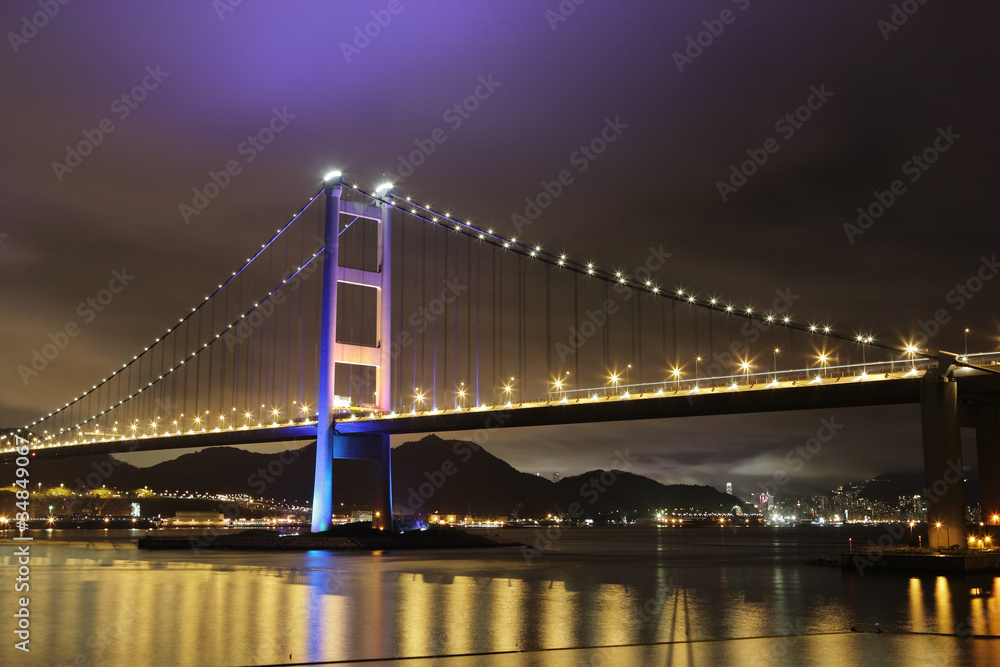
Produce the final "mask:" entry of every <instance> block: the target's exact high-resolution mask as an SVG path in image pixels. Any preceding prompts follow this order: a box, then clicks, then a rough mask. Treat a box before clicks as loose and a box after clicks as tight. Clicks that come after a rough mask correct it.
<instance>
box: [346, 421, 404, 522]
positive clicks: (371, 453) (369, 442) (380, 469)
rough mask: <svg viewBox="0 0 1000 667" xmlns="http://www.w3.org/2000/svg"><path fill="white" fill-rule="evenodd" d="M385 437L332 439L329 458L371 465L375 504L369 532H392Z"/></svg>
mask: <svg viewBox="0 0 1000 667" xmlns="http://www.w3.org/2000/svg"><path fill="white" fill-rule="evenodd" d="M390 441H391V438H390V436H388V435H365V434H357V435H353V434H352V435H335V436H334V437H333V458H335V459H365V460H368V461H374V463H375V503H374V507H373V508H372V528H375V529H376V530H392V450H391V446H390Z"/></svg>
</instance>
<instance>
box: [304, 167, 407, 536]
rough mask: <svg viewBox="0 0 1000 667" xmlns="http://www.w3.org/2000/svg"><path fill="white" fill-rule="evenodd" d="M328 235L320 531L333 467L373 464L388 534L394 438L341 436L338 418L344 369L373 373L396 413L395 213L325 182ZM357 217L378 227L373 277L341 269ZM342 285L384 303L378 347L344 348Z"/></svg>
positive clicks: (381, 524) (317, 498)
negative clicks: (345, 228) (344, 226)
mask: <svg viewBox="0 0 1000 667" xmlns="http://www.w3.org/2000/svg"><path fill="white" fill-rule="evenodd" d="M325 192H326V229H325V233H324V263H323V302H322V304H323V305H322V312H321V325H320V328H321V333H320V360H319V365H320V368H319V391H318V396H317V400H318V406H317V412H318V422H317V426H316V429H317V435H316V479H315V484H314V486H313V516H312V529H313V531H321V530H327V529H328V528H329V527H330V519H331V516H332V514H333V497H332V494H333V470H332V468H333V459H335V458H336V459H368V460H372V461H374V463H375V503H374V508H373V510H372V525H373V526H374V527H376V528H379V529H385V528H387V527H391V525H392V475H391V463H390V458H391V453H390V438H389V436H388V435H357V434H355V435H337V434H336V423H335V415H334V413H333V407H334V406H333V403H334V396H335V395H336V391H335V390H336V387H335V384H336V382H335V378H336V375H337V373H336V370H337V365H338V364H344V365H349V366H361V367H366V368H367V369H368V370H369V371H370V370H374V378H375V390H374V392H369V391H367V390H366V391H365V394H364V395H365V397H366V398H367V396H374V398H375V402H376V404H377V408H378V409H380V410H382V411H383V412H389V411H390V410H391V399H390V397H389V390H390V387H391V383H390V381H389V377H390V376H389V373H390V368H391V364H390V362H391V357H390V345H389V340H390V338H391V332H392V326H391V312H392V311H391V305H390V304H391V293H392V292H391V287H390V285H391V283H390V278H391V275H390V274H391V266H392V261H391V257H392V255H391V254H390V225H389V216H390V211H391V207H389V206H385V205H381V202H377V201H376V202H374V203H357V202H353V201H347V200H343V199H342V198H341V195H342V193H343V183H342V181H341V176H340V174H339V173H334V174H331V175H330V176H328V177H327V179H326V182H325ZM341 215H348V216H353V217H354V218H355V219H358V218H362V219H367V220H374V221H376V222H377V223H378V244H377V249H376V252H377V255H376V261H377V267H376V270H374V271H367V270H364V269H360V268H349V267H347V266H341V264H340V216H341ZM341 284H350V285H356V286H360V287H362V288H363V289H374V290H376V292H377V294H378V297H377V303H378V305H377V306H376V312H377V319H378V324H377V327H376V329H377V337H376V340H375V345H374V346H366V345H363V344H351V343H343V342H340V341H339V340H338V336H337V296H338V292H339V288H340V285H341Z"/></svg>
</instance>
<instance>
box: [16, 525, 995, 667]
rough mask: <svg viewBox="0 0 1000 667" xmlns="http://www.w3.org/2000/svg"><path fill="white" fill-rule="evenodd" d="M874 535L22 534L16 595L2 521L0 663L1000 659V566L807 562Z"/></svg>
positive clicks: (637, 531)
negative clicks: (309, 546)
mask: <svg viewBox="0 0 1000 667" xmlns="http://www.w3.org/2000/svg"><path fill="white" fill-rule="evenodd" d="M885 533H886V529H885V528H879V527H850V526H843V527H815V526H801V527H796V528H749V529H748V528H738V529H733V528H728V527H726V528H708V527H704V528H692V527H684V528H657V527H646V528H637V527H607V528H567V529H562V530H559V529H557V528H549V529H537V530H536V529H525V528H522V529H506V530H504V531H501V534H502V535H503V536H504V537H507V538H509V539H512V540H517V541H520V542H524V543H526V544H530V545H533V546H535V547H536V548H535V549H521V548H516V547H514V548H497V549H466V550H448V551H445V550H428V551H397V552H388V551H387V552H375V553H371V552H359V553H345V552H340V553H328V552H320V551H311V552H289V553H254V552H226V551H208V550H202V551H198V552H191V551H139V550H138V549H137V548H136V546H135V540H136V539H137V538H138V537H139V536H141V534H142V531H101V530H98V531H79V530H77V531H71V530H67V531H35V532H33V533H32V535H33V536H34V538H35V539H34V540H33V541H32V542H30V554H31V556H30V565H29V567H30V575H29V577H30V592H27V593H25V592H20V593H18V592H15V590H14V586H15V576H16V573H17V569H18V567H19V566H18V564H17V562H16V558H15V557H14V552H15V549H16V548H18V547H20V546H23V544H24V543H23V542H18V543H16V542H14V541H13V540H12V539H11V538H12V537H13V535H14V533H13V532H8V533H4V534H0V542H2V547H0V567H2V571H3V577H2V581H3V589H2V591H0V618H2V619H3V620H2V621H0V637H3V646H2V648H0V664H3V665H15V664H17V665H20V664H24V665H128V666H138V665H271V664H303V663H326V662H336V661H355V660H386V661H387V662H391V661H392V659H399V658H414V657H425V658H430V657H434V656H438V658H437V659H436V660H427V661H421V660H417V661H407V662H406V663H405V664H425V663H426V664H447V665H453V664H454V665H459V664H487V665H521V664H538V665H577V664H584V665H587V664H589V665H614V664H639V663H651V662H656V663H659V664H768V665H774V664H779V665H783V664H789V665H800V664H817V665H825V664H934V665H951V664H969V665H978V664H983V665H997V664H1000V577H995V576H993V575H966V576H949V577H945V576H933V575H927V576H910V575H907V574H902V573H892V574H883V573H875V572H871V571H865V572H863V573H859V572H858V571H856V570H849V571H841V570H840V569H835V568H828V567H818V566H815V565H807V564H806V562H807V561H809V560H812V559H816V558H820V557H823V556H828V555H831V554H834V553H838V552H841V551H847V550H848V548H849V546H850V545H854V546H858V545H863V544H865V543H866V542H867V541H868V540H872V541H873V542H874V541H877V540H878V539H879V537H880V536H882V535H884V534H885ZM915 537H916V536H915ZM907 539H908V538H907ZM849 540H851V541H850V542H849ZM20 597H29V598H30V599H29V604H28V609H29V610H30V633H31V634H30V643H29V644H28V646H29V647H30V649H31V651H30V653H24V652H22V651H19V650H17V649H15V648H14V643H15V642H16V641H18V639H17V638H16V637H15V635H14V632H13V631H14V630H15V629H16V624H17V619H15V618H14V617H13V611H14V610H16V609H17V608H18V598H20ZM852 629H853V630H852ZM580 649H586V650H580ZM444 656H460V657H454V658H448V659H446V658H444Z"/></svg>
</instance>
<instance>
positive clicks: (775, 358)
mask: <svg viewBox="0 0 1000 667" xmlns="http://www.w3.org/2000/svg"><path fill="white" fill-rule="evenodd" d="M779 352H781V348H778V347H776V348H774V382H775V384H777V383H778V353H779Z"/></svg>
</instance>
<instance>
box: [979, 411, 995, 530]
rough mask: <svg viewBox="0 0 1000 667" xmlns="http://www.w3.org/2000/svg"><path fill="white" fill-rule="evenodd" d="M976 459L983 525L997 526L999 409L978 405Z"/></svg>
mask: <svg viewBox="0 0 1000 667" xmlns="http://www.w3.org/2000/svg"><path fill="white" fill-rule="evenodd" d="M973 421H974V423H975V427H976V458H977V460H978V462H979V484H980V490H979V500H980V507H981V508H982V520H983V523H985V524H986V525H989V526H996V525H1000V407H997V406H993V405H977V406H976V407H975V409H974V412H973Z"/></svg>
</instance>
